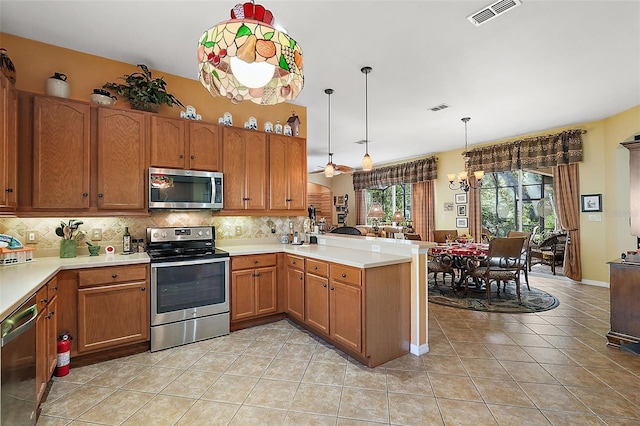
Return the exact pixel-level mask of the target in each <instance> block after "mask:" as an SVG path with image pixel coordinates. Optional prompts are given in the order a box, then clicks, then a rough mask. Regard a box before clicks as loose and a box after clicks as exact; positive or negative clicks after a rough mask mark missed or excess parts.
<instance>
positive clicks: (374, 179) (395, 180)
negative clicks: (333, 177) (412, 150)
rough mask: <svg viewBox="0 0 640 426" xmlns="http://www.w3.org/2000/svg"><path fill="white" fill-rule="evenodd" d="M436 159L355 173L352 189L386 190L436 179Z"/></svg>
mask: <svg viewBox="0 0 640 426" xmlns="http://www.w3.org/2000/svg"><path fill="white" fill-rule="evenodd" d="M437 174H438V173H437V167H436V157H428V158H424V159H421V160H416V161H411V162H409V163H402V164H395V165H393V166H387V167H379V168H376V169H373V170H371V171H370V172H363V171H357V172H355V173H354V174H353V189H354V190H356V191H358V190H362V189H374V188H386V187H388V186H390V185H398V184H402V183H417V182H423V181H427V180H433V179H435V178H436V177H437Z"/></svg>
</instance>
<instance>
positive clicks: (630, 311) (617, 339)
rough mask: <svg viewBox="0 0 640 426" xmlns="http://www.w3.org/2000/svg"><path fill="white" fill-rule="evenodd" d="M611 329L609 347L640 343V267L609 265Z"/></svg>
mask: <svg viewBox="0 0 640 426" xmlns="http://www.w3.org/2000/svg"><path fill="white" fill-rule="evenodd" d="M609 286H610V287H611V289H610V291H609V294H610V296H609V297H610V299H611V301H610V302H611V329H610V330H609V332H608V333H607V340H608V343H607V346H612V347H614V348H619V347H620V346H621V345H623V344H628V343H640V266H638V265H632V264H624V263H621V262H610V263H609Z"/></svg>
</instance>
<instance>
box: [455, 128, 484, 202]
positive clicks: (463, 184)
mask: <svg viewBox="0 0 640 426" xmlns="http://www.w3.org/2000/svg"><path fill="white" fill-rule="evenodd" d="M461 120H462V122H463V123H464V151H463V152H462V158H463V159H464V171H463V172H460V173H458V175H457V178H458V185H457V186H456V185H454V183H453V182H454V181H455V180H456V174H455V173H451V174H448V175H447V178H448V179H449V188H450V189H453V190H454V191H458V190H462V191H465V192H469V189H471V188H473V189H478V188H480V187H481V186H482V178H483V177H484V172H483V171H482V170H478V171H476V172H473V174H474V176H475V177H476V181H477V182H478V185H477V186H473V185H471V183H470V182H469V179H468V175H469V160H470V158H471V157H470V156H469V153H468V152H467V123H468V122H469V120H471V118H470V117H464V118H462V119H461Z"/></svg>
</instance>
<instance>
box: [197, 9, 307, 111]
mask: <svg viewBox="0 0 640 426" xmlns="http://www.w3.org/2000/svg"><path fill="white" fill-rule="evenodd" d="M272 24H273V15H272V14H271V11H269V10H267V9H265V8H264V7H263V6H261V5H259V4H254V3H250V2H249V3H244V4H237V5H236V6H235V7H234V8H233V9H231V19H230V20H228V21H224V22H220V23H219V24H218V25H216V26H215V27H212V28H210V29H208V30H207V31H205V33H204V34H202V37H200V42H199V44H198V64H199V71H200V72H199V74H198V78H199V79H200V83H202V85H203V86H204V87H205V88H206V89H207V90H208V91H209V93H210V94H211V95H212V96H226V97H227V98H228V99H229V100H230V101H231V102H233V103H238V102H242V101H252V102H255V103H257V104H260V105H274V104H278V103H281V102H285V101H292V100H294V99H295V98H296V97H297V96H298V94H299V93H300V91H301V90H302V87H303V85H304V73H303V65H302V49H301V48H300V45H299V44H298V43H296V41H295V40H294V39H292V38H291V37H289V35H287V34H285V33H283V32H281V31H278V30H276V29H275V28H273V26H272Z"/></svg>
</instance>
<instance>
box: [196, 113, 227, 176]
mask: <svg viewBox="0 0 640 426" xmlns="http://www.w3.org/2000/svg"><path fill="white" fill-rule="evenodd" d="M220 133H221V132H220V127H219V126H218V125H216V124H207V123H200V122H197V121H196V122H193V123H189V133H188V134H189V168H190V169H192V170H207V171H211V172H219V171H221V170H222V161H221V156H220V151H221V143H220Z"/></svg>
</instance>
